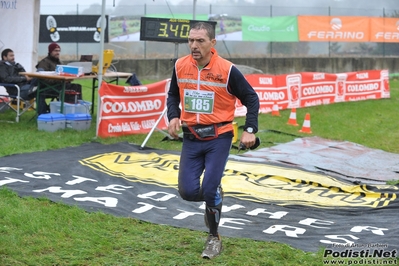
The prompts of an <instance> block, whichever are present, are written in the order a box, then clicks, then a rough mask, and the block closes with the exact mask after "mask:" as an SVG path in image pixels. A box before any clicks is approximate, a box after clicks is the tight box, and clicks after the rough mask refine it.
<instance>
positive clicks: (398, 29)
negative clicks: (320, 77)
mask: <svg viewBox="0 0 399 266" xmlns="http://www.w3.org/2000/svg"><path fill="white" fill-rule="evenodd" d="M298 31H299V41H320V42H326V41H334V42H399V18H375V17H336V16H298Z"/></svg>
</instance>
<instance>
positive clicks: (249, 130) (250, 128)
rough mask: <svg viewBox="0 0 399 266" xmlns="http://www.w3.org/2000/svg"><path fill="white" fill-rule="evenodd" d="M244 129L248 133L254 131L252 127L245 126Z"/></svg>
mask: <svg viewBox="0 0 399 266" xmlns="http://www.w3.org/2000/svg"><path fill="white" fill-rule="evenodd" d="M245 131H247V132H248V133H251V134H252V133H254V129H253V128H252V127H247V129H245Z"/></svg>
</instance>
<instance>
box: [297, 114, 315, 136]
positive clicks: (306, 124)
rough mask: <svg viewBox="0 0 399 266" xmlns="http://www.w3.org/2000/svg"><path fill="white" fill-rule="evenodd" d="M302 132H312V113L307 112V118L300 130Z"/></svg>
mask: <svg viewBox="0 0 399 266" xmlns="http://www.w3.org/2000/svg"><path fill="white" fill-rule="evenodd" d="M299 132H302V133H308V134H312V130H310V114H309V113H307V114H306V116H305V120H304V121H303V126H302V129H301V130H299Z"/></svg>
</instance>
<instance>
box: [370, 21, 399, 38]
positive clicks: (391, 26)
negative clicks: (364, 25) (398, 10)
mask: <svg viewBox="0 0 399 266" xmlns="http://www.w3.org/2000/svg"><path fill="white" fill-rule="evenodd" d="M370 41H371V42H399V18H370Z"/></svg>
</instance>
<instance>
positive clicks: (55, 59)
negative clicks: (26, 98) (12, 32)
mask: <svg viewBox="0 0 399 266" xmlns="http://www.w3.org/2000/svg"><path fill="white" fill-rule="evenodd" d="M60 53H61V47H60V46H59V45H58V43H55V42H53V43H50V45H49V46H48V55H47V56H46V57H45V58H43V59H42V60H41V61H40V62H39V63H38V64H37V65H36V69H37V70H38V71H55V69H56V67H57V65H62V62H61V61H60ZM45 83H47V84H49V85H56V86H55V91H54V90H49V91H47V92H46V91H45V92H43V94H42V95H41V96H40V95H39V107H38V114H39V115H40V114H42V113H47V112H49V110H50V108H49V106H48V105H47V103H46V101H45V98H49V97H50V98H58V97H59V93H60V91H61V90H62V81H59V80H55V79H49V80H45ZM57 84H58V86H57ZM68 90H73V91H76V92H79V93H80V96H79V99H82V98H81V95H82V86H81V85H80V84H73V83H71V82H67V83H66V84H65V91H68Z"/></svg>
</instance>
